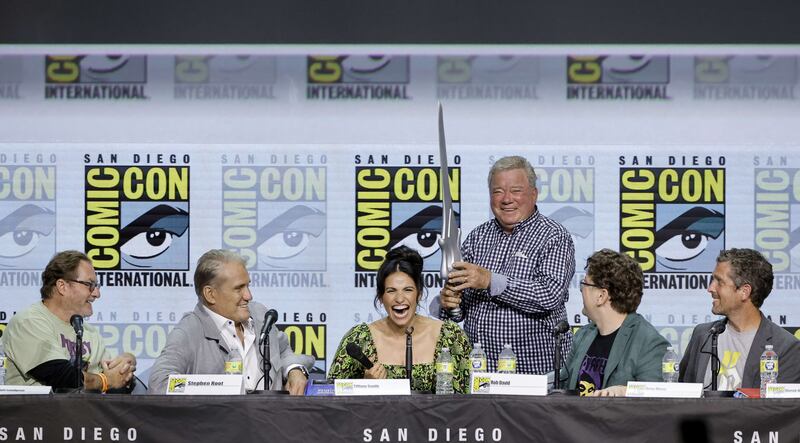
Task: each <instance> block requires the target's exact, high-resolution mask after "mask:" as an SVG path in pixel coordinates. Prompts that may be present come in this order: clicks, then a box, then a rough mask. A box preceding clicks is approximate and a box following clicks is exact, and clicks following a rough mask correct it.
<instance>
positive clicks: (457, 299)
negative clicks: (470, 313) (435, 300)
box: [439, 285, 461, 309]
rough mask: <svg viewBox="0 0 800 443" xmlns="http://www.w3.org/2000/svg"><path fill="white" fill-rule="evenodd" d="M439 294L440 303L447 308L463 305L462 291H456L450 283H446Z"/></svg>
mask: <svg viewBox="0 0 800 443" xmlns="http://www.w3.org/2000/svg"><path fill="white" fill-rule="evenodd" d="M439 295H440V297H439V305H440V306H441V307H443V308H445V309H453V308H457V307H459V306H460V305H461V292H460V291H454V290H453V288H451V287H450V285H444V287H443V288H442V290H441V292H439Z"/></svg>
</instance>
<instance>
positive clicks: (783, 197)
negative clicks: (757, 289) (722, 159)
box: [755, 160, 800, 286]
mask: <svg viewBox="0 0 800 443" xmlns="http://www.w3.org/2000/svg"><path fill="white" fill-rule="evenodd" d="M762 161H763V160H762ZM762 164H763V163H762ZM755 196H756V198H755V200H756V201H755V246H756V249H758V250H759V251H761V252H762V253H763V254H764V256H765V257H766V258H767V259H768V260H769V261H770V262H771V263H772V269H773V270H774V271H775V273H786V274H789V273H798V272H800V248H798V247H797V246H798V244H800V217H798V214H800V169H798V168H784V167H774V168H773V167H761V168H756V169H755ZM777 283H779V280H778V279H776V284H777ZM776 286H777V285H776Z"/></svg>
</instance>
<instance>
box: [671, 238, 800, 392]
mask: <svg viewBox="0 0 800 443" xmlns="http://www.w3.org/2000/svg"><path fill="white" fill-rule="evenodd" d="M773 279H774V277H773V274H772V265H771V264H770V263H769V262H768V261H767V259H766V258H764V256H763V255H761V253H759V252H758V251H754V250H752V249H746V248H742V249H735V248H734V249H728V250H724V251H721V252H720V254H719V256H718V257H717V266H716V268H715V269H714V273H713V274H712V275H711V284H710V285H709V287H708V292H709V293H711V312H713V313H714V314H716V315H724V316H725V317H726V320H727V322H728V325H727V328H726V329H725V332H723V333H722V334H720V335H719V346H718V355H719V359H720V363H721V364H720V372H719V374H718V378H717V380H718V386H719V390H721V391H732V390H736V389H738V388H758V387H759V386H760V385H761V373H760V372H759V363H760V360H761V353H762V352H764V346H766V345H772V346H773V349H774V350H775V352H777V354H778V359H779V363H780V364H779V366H778V368H779V370H778V382H780V383H800V341H798V340H797V339H796V338H795V337H794V336H793V335H792V334H790V333H788V332H787V331H786V330H784V329H783V328H781V327H780V326H778V325H776V324H775V323H773V322H771V321H770V320H769V319H768V318H766V317H765V316H764V314H762V313H761V309H760V308H761V305H762V304H763V303H764V300H765V299H766V298H767V296H768V295H769V293H770V292H771V291H772V282H773ZM712 325H713V322H712V323H704V324H701V325H698V326H697V327H695V328H694V332H693V333H692V338H691V340H690V341H689V345H688V346H687V347H686V353H685V354H684V356H683V359H682V360H681V368H680V381H682V382H691V383H703V385H704V386H705V389H708V387H709V386H710V385H711V365H710V363H711V340H710V339H709V330H710V329H711V326H712Z"/></svg>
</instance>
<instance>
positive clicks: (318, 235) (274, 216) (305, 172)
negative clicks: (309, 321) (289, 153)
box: [222, 156, 327, 287]
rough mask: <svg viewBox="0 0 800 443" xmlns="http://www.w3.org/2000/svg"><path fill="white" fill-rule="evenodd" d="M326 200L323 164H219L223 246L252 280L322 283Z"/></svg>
mask: <svg viewBox="0 0 800 443" xmlns="http://www.w3.org/2000/svg"><path fill="white" fill-rule="evenodd" d="M229 158H230V157H228V156H226V157H225V158H224V159H223V161H227V160H228V159H229ZM326 204H327V168H326V167H325V166H321V165H287V166H277V165H276V166H256V165H236V166H223V168H222V246H223V247H224V248H226V249H231V250H234V251H236V252H238V253H239V254H240V255H242V256H243V257H244V258H245V259H246V260H247V267H248V269H250V278H251V279H252V284H253V285H254V286H281V287H289V286H291V287H304V286H305V287H307V286H324V285H325V282H324V275H323V272H324V271H325V270H326V269H327V261H326V257H327V251H326V244H327V236H326V230H327V208H326ZM259 271H265V272H259Z"/></svg>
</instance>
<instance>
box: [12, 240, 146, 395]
mask: <svg viewBox="0 0 800 443" xmlns="http://www.w3.org/2000/svg"><path fill="white" fill-rule="evenodd" d="M39 292H40V294H41V297H42V300H41V301H38V302H36V303H34V304H33V305H32V306H30V307H29V308H28V309H26V310H24V311H22V312H20V313H17V314H16V315H15V316H14V317H12V318H11V321H10V322H9V323H8V327H7V328H6V330H5V332H4V334H3V341H4V343H5V349H6V357H7V358H8V368H7V372H6V384H9V385H45V386H52V387H53V388H79V387H81V386H79V382H80V383H81V384H82V385H83V388H84V389H86V390H92V391H101V392H107V391H108V390H109V389H114V390H124V389H126V388H128V387H130V386H131V384H132V380H133V373H134V371H135V370H136V358H135V357H134V356H133V355H131V354H128V353H125V354H122V355H119V356H117V357H116V358H113V359H112V358H111V356H110V354H109V352H108V350H107V349H106V347H105V345H104V343H103V337H102V336H101V335H100V331H99V330H98V329H97V328H95V327H94V326H92V325H90V324H84V326H83V346H82V348H83V355H82V360H83V361H82V363H81V366H82V373H83V374H82V377H79V374H78V372H77V371H78V369H77V368H76V365H75V358H76V355H77V353H76V333H75V330H74V329H73V327H72V325H71V324H70V319H71V318H72V317H73V316H74V315H80V316H81V317H88V316H90V315H92V303H94V301H95V300H97V299H98V298H100V285H99V284H98V283H97V275H96V274H95V271H94V267H93V266H92V262H91V261H90V260H89V258H88V257H87V256H86V255H85V254H84V253H82V252H79V251H63V252H59V253H58V254H56V255H55V256H53V258H52V259H51V260H50V262H49V263H48V264H47V266H46V267H45V269H44V271H43V272H42V287H41V289H40V290H39Z"/></svg>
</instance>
